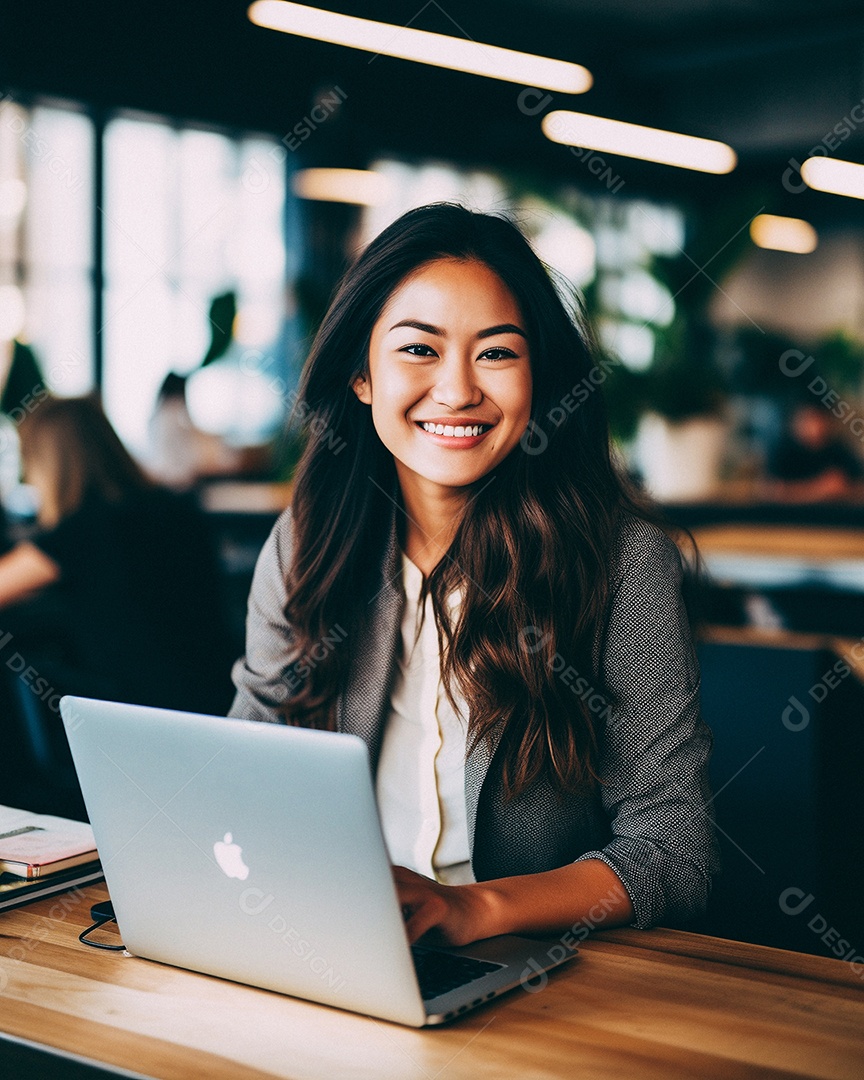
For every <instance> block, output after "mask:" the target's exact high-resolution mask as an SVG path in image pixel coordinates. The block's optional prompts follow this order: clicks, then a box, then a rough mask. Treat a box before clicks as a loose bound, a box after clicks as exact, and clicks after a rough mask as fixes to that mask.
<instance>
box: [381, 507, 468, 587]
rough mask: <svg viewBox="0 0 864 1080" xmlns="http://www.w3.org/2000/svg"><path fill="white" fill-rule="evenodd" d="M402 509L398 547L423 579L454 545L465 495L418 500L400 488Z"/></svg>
mask: <svg viewBox="0 0 864 1080" xmlns="http://www.w3.org/2000/svg"><path fill="white" fill-rule="evenodd" d="M402 507H403V510H404V516H403V515H402V514H400V521H399V529H398V535H399V543H400V546H401V548H402V550H403V551H404V552H405V554H406V555H407V556H408V558H409V559H410V560H411V562H413V563H414V565H415V566H416V567H417V568H418V569H419V570H420V571H421V572H422V573H423V576H424V577H428V576H429V575H430V574H431V573H432V571H433V570H434V569H435V567H436V566H437V565H438V563H439V562H440V561H441V559H442V558H443V557H444V555H445V554H446V553H447V551H448V549H449V547H450V544H451V543H452V542H453V537H454V536H455V535H456V529H457V528H458V526H459V521H460V519H461V516H462V512H463V510H464V508H465V496H464V493H462V492H458V491H446V492H445V491H440V492H433V493H430V496H427V495H426V494H425V493H424V495H423V496H422V497H421V496H420V494H419V493H418V492H415V491H412V490H411V489H410V488H409V489H408V490H406V489H405V488H403V489H402ZM397 513H398V511H397Z"/></svg>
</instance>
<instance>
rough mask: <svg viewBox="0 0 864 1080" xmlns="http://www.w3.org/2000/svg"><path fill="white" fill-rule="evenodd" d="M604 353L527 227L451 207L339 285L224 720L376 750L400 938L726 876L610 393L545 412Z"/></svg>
mask: <svg viewBox="0 0 864 1080" xmlns="http://www.w3.org/2000/svg"><path fill="white" fill-rule="evenodd" d="M588 341H589V335H588V333H587V331H586V329H585V327H584V325H583V324H582V322H581V319H579V318H574V317H572V316H571V314H570V313H568V311H567V310H566V308H565V307H564V305H563V304H562V302H561V300H560V298H559V296H558V294H557V293H556V290H555V287H554V286H553V284H552V281H551V279H550V278H549V275H548V274H547V272H546V270H545V268H544V266H543V264H542V263H541V262H540V260H539V259H538V258H537V256H536V255H535V254H534V253H533V251H532V250H531V248H530V246H529V245H528V243H527V242H526V240H525V239H524V238H523V236H522V235H521V233H520V232H519V230H518V229H517V228H516V227H515V226H514V225H513V224H512V223H510V222H509V221H507V220H506V219H504V218H500V217H496V216H492V215H486V214H478V213H473V212H471V211H468V210H466V209H464V208H462V207H459V206H454V205H449V204H436V205H432V206H427V207H422V208H420V209H417V210H412V211H410V212H409V213H407V214H405V215H403V217H402V218H400V219H399V220H398V221H396V222H394V223H393V224H392V225H391V226H389V227H388V228H387V229H385V230H384V232H383V233H382V234H381V235H380V236H379V237H378V238H377V239H376V240H374V241H373V242H372V243H371V244H370V245H369V247H368V248H367V249H366V250H365V251H364V252H363V253H362V254H361V255H360V257H359V258H358V260H357V261H356V262H355V264H354V265H353V266H352V267H351V268H350V269H349V270H348V271H347V273H346V275H345V278H344V280H343V282H342V284H341V286H340V288H339V290H338V292H337V294H336V297H335V299H334V301H333V303H332V305H331V307H330V309H329V311H328V313H327V315H326V316H325V318H324V321H323V323H322V325H321V329H320V330H319V333H318V336H317V338H316V340H315V343H314V345H313V348H312V351H311V354H310V356H309V359H308V361H307V366H306V369H305V371H304V375H303V381H302V386H301V400H302V403H303V414H304V416H305V417H306V418H307V421H308V430H309V440H308V443H307V446H306V450H305V452H304V456H303V459H302V460H301V462H300V466H299V468H298V472H297V478H296V483H295V490H294V498H293V504H292V507H291V508H290V509H289V510H288V511H286V512H285V514H284V515H283V516H282V517H281V518H280V520H279V521H278V522H277V524H276V526H275V527H274V530H273V533H272V534H271V537H270V539H269V541H268V543H267V545H266V546H265V549H264V550H263V552H262V554H261V557H260V559H259V563H258V566H257V568H256V572H255V578H254V581H253V585H252V592H251V595H250V600H249V620H248V626H247V646H246V655H245V657H244V658H242V659H241V660H239V661H238V662H237V663H236V665H235V667H234V672H233V675H234V681H235V685H236V687H237V696H236V698H235V701H234V704H233V706H232V709H231V715H232V716H238V717H245V718H249V719H256V720H265V721H271V722H283V723H291V724H299V725H306V726H312V727H319V728H330V729H338V730H342V731H350V732H353V733H355V734H358V735H360V736H361V737H362V738H364V739H365V740H366V742H367V744H368V746H369V751H370V760H371V763H372V767H373V770H374V774H375V783H376V792H377V796H378V805H379V811H380V814H381V822H382V827H383V830H384V835H385V839H386V841H387V845H388V849H389V852H390V856H391V859H392V861H393V862H394V864H395V868H394V876H395V879H396V883H397V887H398V890H399V893H400V900H401V902H402V905H403V909H404V910H405V912H406V918H407V931H408V934H409V937H410V938H411V940H416V939H417V938H419V937H420V936H422V935H423V934H425V933H427V932H429V931H433V932H434V933H435V934H436V935H437V936H438V938H439V939H443V940H445V941H447V942H449V943H452V944H464V943H467V942H469V941H472V940H475V939H477V938H481V937H489V936H493V935H495V934H502V933H520V932H521V933H530V932H544V931H551V930H561V929H565V928H570V927H573V926H574V925H575V924H577V923H580V922H584V920H586V919H589V918H590V919H591V920H592V925H607V926H609V925H616V924H621V923H633V924H635V925H636V926H642V927H646V926H651V925H654V924H655V923H658V922H661V921H669V920H674V921H680V920H685V919H687V918H691V917H692V916H694V915H695V914H698V913H699V912H700V911H701V910H702V908H703V907H704V905H705V902H706V899H707V896H708V892H709V890H710V884H711V878H712V875H713V873H714V872H715V870H716V868H717V852H716V844H715V839H714V833H713V822H712V818H711V813H710V792H709V790H708V783H707V775H706V765H707V759H708V755H709V753H710V747H711V734H710V732H709V731H708V729H707V727H706V726H705V724H704V723H703V721H702V719H701V715H700V709H699V671H698V666H697V661H696V656H695V652H694V648H693V642H692V638H691V633H690V629H689V625H688V621H687V615H686V612H685V610H684V606H683V603H682V599H681V590H680V585H681V577H682V562H681V558H680V554H679V552H678V548H677V547H676V545H675V543H674V542H673V541H672V539H670V538H669V536H668V535H667V534H666V533H665V532H664V531H663V530H662V529H661V528H660V527H659V526H658V522H659V521H660V518H659V515H658V514H657V513H656V512H655V510H654V509H653V508H652V507H651V506H650V505H649V504H648V503H647V502H646V501H645V500H644V498H643V497H642V496H641V495H640V494H639V493H638V492H636V491H634V490H633V489H632V488H631V487H630V485H629V483H628V481H627V479H626V477H625V476H624V475H623V474H622V473H621V472H620V471H619V468H618V466H617V464H616V463H615V461H614V460H613V458H612V456H611V452H610V445H609V435H608V428H607V424H606V418H605V412H604V407H603V401H602V395H601V394H600V393H597V394H592V395H590V396H589V397H588V398H587V399H586V400H585V401H584V402H583V403H581V405H580V407H579V408H578V409H575V410H573V411H569V412H567V413H566V415H565V417H564V419H563V420H561V421H560V422H556V423H555V424H552V423H550V422H549V421H548V417H549V416H550V415H557V414H553V413H552V410H553V409H555V408H556V406H559V405H560V402H561V401H562V400H563V399H564V397H565V396H566V395H567V394H568V392H569V391H570V390H571V388H572V387H573V386H575V385H577V384H578V383H579V382H580V380H581V379H584V378H589V377H590V376H591V374H592V372H594V371H595V363H594V360H593V357H592V354H591V350H590V347H589V344H588ZM529 431H530V432H531V433H532V437H528V432H529ZM538 431H539V432H542V433H543V436H544V437H543V439H541V440H537V439H536V438H534V437H533V436H534V435H536V433H537V432H538ZM334 433H335V434H336V435H337V436H338V438H339V439H340V440H341V445H344V447H345V448H347V450H348V452H346V453H339V454H335V453H333V452H332V450H331V449H330V446H331V440H330V439H329V438H328V436H329V435H331V434H334ZM538 446H539V447H540V448H541V449H539V450H538V449H537V447H538ZM336 625H338V626H339V627H340V628H342V631H343V634H344V638H343V640H342V641H341V642H340V644H339V646H338V647H337V648H335V649H333V650H332V651H331V652H329V653H328V654H327V655H326V656H325V657H324V658H323V659H322V661H321V663H319V664H318V665H317V666H316V667H315V668H314V669H312V670H310V671H309V672H308V675H307V677H306V678H304V679H302V680H297V679H296V677H295V676H296V666H295V661H296V659H297V658H298V657H300V656H304V655H307V654H309V653H310V651H311V650H312V649H313V648H314V646H315V644H316V642H318V641H321V640H322V639H323V638H324V637H325V636H326V635H327V633H328V631H329V630H330V628H332V627H333V626H336ZM598 911H601V913H602V914H601V915H600V916H599V921H598V919H597V918H595V916H596V915H597V912H598Z"/></svg>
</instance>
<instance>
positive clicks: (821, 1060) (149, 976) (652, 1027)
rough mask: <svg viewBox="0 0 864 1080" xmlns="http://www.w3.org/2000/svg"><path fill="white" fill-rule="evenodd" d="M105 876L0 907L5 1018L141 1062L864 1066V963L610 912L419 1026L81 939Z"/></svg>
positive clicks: (224, 1066) (637, 1069)
mask: <svg viewBox="0 0 864 1080" xmlns="http://www.w3.org/2000/svg"><path fill="white" fill-rule="evenodd" d="M105 895H106V892H105V888H104V886H103V885H95V886H90V887H88V888H86V889H83V890H80V891H78V892H74V893H68V894H66V896H65V898H64V897H52V898H50V899H48V900H44V901H42V902H40V903H37V904H33V905H30V906H29V907H26V908H19V909H17V910H14V911H8V912H3V913H0V1030H2V1031H3V1032H6V1033H8V1034H10V1035H13V1036H16V1037H18V1038H22V1039H25V1040H31V1041H33V1042H36V1043H39V1044H42V1045H47V1046H50V1047H53V1048H56V1049H59V1050H61V1051H65V1052H67V1053H73V1054H76V1055H80V1056H82V1057H84V1058H88V1059H91V1060H94V1061H99V1062H102V1063H108V1064H110V1065H116V1066H120V1067H123V1068H125V1069H128V1070H130V1071H132V1072H134V1073H137V1074H142V1075H145V1076H149V1077H159V1078H165V1080H168V1078H183V1080H189V1078H198V1077H200V1078H202V1080H203V1078H207V1080H240V1078H250V1080H252V1078H264V1077H292V1078H298V1080H299V1078H304V1080H306V1078H310V1080H311V1078H319V1077H320V1078H326V1080H334V1078H339V1080H349V1078H352V1080H353V1078H357V1080H359V1078H361V1077H369V1078H374V1080H385V1078H390V1077H393V1078H397V1077H398V1078H400V1080H406V1078H407V1080H433V1078H436V1080H437V1078H440V1080H456V1078H466V1080H467V1078H471V1080H478V1078H479V1080H483V1078H493V1077H494V1078H500V1077H511V1076H515V1077H519V1078H520V1080H521V1078H541V1077H542V1078H552V1077H568V1078H569V1077H580V1078H594V1077H603V1078H612V1077H614V1078H616V1080H630V1078H634V1077H638V1078H639V1080H652V1078H655V1077H656V1078H660V1077H662V1078H669V1077H674V1078H676V1080H677V1078H682V1077H684V1078H698V1077H717V1078H720V1077H723V1078H724V1080H731V1078H742V1080H743V1078H748V1080H752V1078H757V1077H775V1078H776V1077H781V1076H783V1077H786V1076H796V1077H848V1078H850V1080H852V1078H854V1080H860V1078H861V1077H862V1076H864V981H862V976H864V970H859V971H857V972H856V970H855V969H853V967H852V966H851V965H850V964H849V963H844V962H843V961H841V960H833V959H829V958H827V957H826V958H823V957H816V956H807V955H804V954H799V953H791V952H784V951H782V950H779V949H768V948H765V947H763V946H759V945H746V944H742V943H740V942H729V941H723V940H721V939H719V938H711V937H705V936H703V935H700V934H687V933H682V932H680V931H674V930H649V931H645V930H628V929H621V930H611V931H606V932H604V933H598V934H596V935H595V936H594V937H593V938H591V939H589V940H587V941H585V942H583V943H582V945H581V951H580V955H579V956H578V957H577V958H576V959H575V960H573V961H571V963H570V964H569V965H565V966H564V967H563V968H562V969H560V970H558V971H556V972H553V973H552V974H551V975H550V976H549V978H548V984H547V985H546V986H545V987H544V988H543V989H541V990H539V991H537V992H535V993H527V992H525V991H524V990H522V989H519V990H515V991H513V992H512V993H510V994H508V995H506V996H505V997H503V998H500V999H498V1000H497V1001H495V1002H492V1003H490V1004H489V1005H488V1006H485V1007H483V1008H481V1009H479V1010H477V1011H476V1012H474V1013H470V1014H468V1015H467V1016H465V1017H463V1018H462V1019H461V1020H459V1021H456V1022H455V1023H452V1024H450V1025H448V1026H446V1027H442V1028H432V1029H427V1030H423V1031H418V1030H415V1029H412V1028H403V1027H400V1026H399V1025H396V1024H391V1023H387V1022H384V1021H379V1020H374V1019H370V1018H367V1017H361V1016H357V1015H354V1014H352V1013H347V1012H342V1011H340V1010H338V1009H331V1008H326V1007H324V1006H320V1005H314V1004H311V1003H308V1002H304V1001H299V1000H296V999H293V998H289V997H285V996H283V995H280V994H276V993H271V992H269V991H264V990H256V989H252V988H251V987H246V986H241V985H238V984H236V983H230V982H226V981H224V980H221V979H216V978H212V977H209V976H205V975H198V974H195V973H193V972H188V971H182V970H180V969H177V968H172V967H167V966H165V965H162V964H157V963H154V962H152V961H148V960H140V959H137V958H133V957H129V956H124V955H123V954H122V953H110V952H101V951H97V950H95V949H90V948H87V947H86V946H84V945H81V944H79V942H78V940H77V936H78V933H79V932H80V931H81V930H82V929H83V928H84V927H85V926H86V925H87V923H88V922H89V919H88V914H89V908H90V904H91V903H94V902H96V901H97V900H100V899H104V897H105Z"/></svg>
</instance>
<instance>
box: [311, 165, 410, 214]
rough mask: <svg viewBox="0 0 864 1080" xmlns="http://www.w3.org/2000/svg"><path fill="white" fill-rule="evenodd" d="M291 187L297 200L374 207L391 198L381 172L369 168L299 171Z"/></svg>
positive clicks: (386, 181)
mask: <svg viewBox="0 0 864 1080" xmlns="http://www.w3.org/2000/svg"><path fill="white" fill-rule="evenodd" d="M291 187H292V189H293V191H294V194H295V195H297V196H298V197H299V198H301V199H311V200H313V201H316V202H340V203H353V204H354V205H357V206H377V205H378V204H379V203H382V202H385V201H386V200H387V198H388V197H389V196H390V195H391V193H392V187H393V185H392V184H391V182H390V180H389V178H388V177H386V176H384V175H383V173H377V172H372V171H371V170H369V169H299V170H298V171H297V172H295V173H294V175H293V177H292V179H291Z"/></svg>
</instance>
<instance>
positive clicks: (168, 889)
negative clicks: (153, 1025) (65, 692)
mask: <svg viewBox="0 0 864 1080" xmlns="http://www.w3.org/2000/svg"><path fill="white" fill-rule="evenodd" d="M60 711H61V713H62V716H63V722H64V725H65V728H66V734H67V737H68V739H69V745H70V747H71V749H72V756H73V758H74V761H75V768H76V770H77V773H78V779H79V781H80V784H81V789H82V791H83V794H84V801H85V804H86V807H87V813H88V816H89V818H90V822H91V824H92V826H93V832H94V834H95V837H96V846H97V847H98V849H99V854H100V857H101V860H102V866H103V869H104V873H105V880H106V882H107V885H108V890H109V892H110V895H111V900H112V902H113V905H114V912H115V915H116V918H117V924H118V927H119V930H120V933H121V935H122V938H123V942H124V944H125V946H126V948H127V950H128V951H129V952H130V953H132V954H134V955H136V956H141V957H147V958H149V959H151V960H159V961H161V962H163V963H166V964H173V965H176V966H178V967H184V968H190V969H192V970H194V971H202V972H206V973H208V974H210V975H218V976H220V977H222V978H225V979H233V980H235V981H237V982H242V983H249V984H250V985H252V986H258V987H263V988H265V989H268V990H276V991H279V992H280V993H284V994H290V995H292V996H294V997H300V998H306V999H308V1000H310V1001H316V1002H321V1003H323V1004H326V1005H335V1006H338V1007H339V1008H342V1009H350V1010H352V1011H354V1012H360V1013H366V1014H367V1015H371V1016H377V1017H382V1018H383V1019H386V1020H394V1021H396V1022H398V1023H401V1024H409V1025H412V1026H414V1027H422V1026H423V1025H426V1024H440V1023H443V1022H445V1021H447V1020H451V1019H453V1018H454V1017H456V1016H459V1015H461V1014H462V1013H465V1012H467V1011H468V1010H469V1009H472V1008H475V1007H476V1006H478V1005H481V1004H483V1003H484V1002H486V1001H488V1000H489V999H490V998H494V997H497V996H498V995H499V994H503V993H504V992H505V991H507V990H511V989H513V988H514V987H519V986H520V985H521V986H522V987H523V989H524V990H527V991H529V992H530V991H535V990H537V989H540V988H541V987H542V986H544V985H545V982H546V979H547V976H546V975H545V974H544V973H545V972H546V971H548V970H549V969H550V968H553V967H557V966H558V965H559V964H561V963H563V962H564V961H566V960H568V959H570V957H572V956H573V955H574V954H575V950H573V949H569V948H565V947H564V946H563V945H562V944H561V943H560V941H558V940H557V939H556V940H555V941H554V942H553V941H551V940H545V939H536V940H535V939H529V938H518V937H510V936H507V937H495V938H488V939H486V940H484V941H480V942H476V943H475V944H473V945H470V946H468V947H466V948H461V949H448V948H435V947H432V946H427V945H425V944H423V945H415V946H414V947H411V946H410V945H409V943H408V939H407V936H406V933H405V926H404V921H403V917H402V911H401V908H400V905H399V901H398V898H397V894H396V888H395V885H394V883H393V878H392V875H391V870H390V862H389V859H388V856H387V850H386V847H385V844H384V838H383V835H382V832H381V826H380V822H379V819H378V811H377V806H376V803H375V793H374V789H373V784H372V777H371V773H370V768H369V756H368V750H367V747H366V744H365V743H364V742H363V740H362V739H360V738H358V737H357V736H355V735H346V734H339V733H335V732H323V731H310V730H305V729H302V728H292V727H285V726H281V725H276V724H264V723H254V722H250V721H244V720H229V719H226V718H225V717H212V716H199V715H196V714H193V713H181V712H173V711H169V710H165V709H156V708H149V707H143V706H137V705H122V704H118V703H116V702H108V701H93V700H90V699H87V698H76V697H64V698H63V700H62V701H61V703H60Z"/></svg>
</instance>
